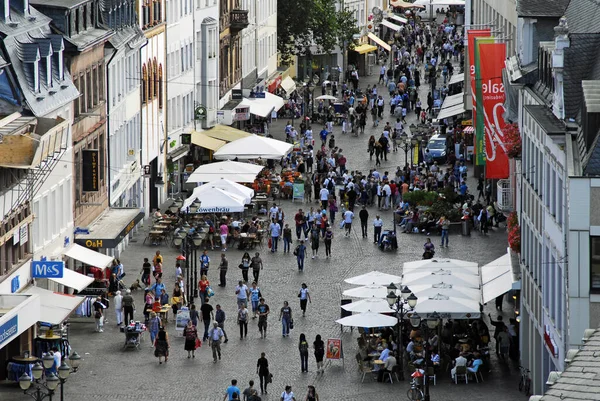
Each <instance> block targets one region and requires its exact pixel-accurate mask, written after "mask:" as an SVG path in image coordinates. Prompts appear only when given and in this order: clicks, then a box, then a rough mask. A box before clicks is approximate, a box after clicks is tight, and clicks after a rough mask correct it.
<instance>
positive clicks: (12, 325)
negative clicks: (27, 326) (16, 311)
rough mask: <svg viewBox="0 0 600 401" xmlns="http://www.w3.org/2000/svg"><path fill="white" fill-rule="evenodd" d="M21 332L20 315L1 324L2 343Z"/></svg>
mask: <svg viewBox="0 0 600 401" xmlns="http://www.w3.org/2000/svg"><path fill="white" fill-rule="evenodd" d="M18 332H19V315H16V316H14V317H12V318H11V319H10V320H9V321H8V322H6V323H4V324H3V325H2V326H0V345H2V344H3V343H4V342H5V341H6V340H8V339H9V338H11V337H12V336H14V335H15V334H17V333H18Z"/></svg>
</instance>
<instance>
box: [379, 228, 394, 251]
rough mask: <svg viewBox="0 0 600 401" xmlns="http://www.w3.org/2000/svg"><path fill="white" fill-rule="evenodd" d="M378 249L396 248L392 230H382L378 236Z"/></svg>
mask: <svg viewBox="0 0 600 401" xmlns="http://www.w3.org/2000/svg"><path fill="white" fill-rule="evenodd" d="M379 249H381V250H382V251H395V250H396V249H398V240H397V238H396V233H395V232H394V230H384V231H383V232H382V233H381V237H380V238H379Z"/></svg>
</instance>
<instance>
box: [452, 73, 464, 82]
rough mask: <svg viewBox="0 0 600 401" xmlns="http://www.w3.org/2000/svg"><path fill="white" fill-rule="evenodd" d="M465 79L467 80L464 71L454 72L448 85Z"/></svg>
mask: <svg viewBox="0 0 600 401" xmlns="http://www.w3.org/2000/svg"><path fill="white" fill-rule="evenodd" d="M464 80H465V74H464V73H458V74H453V75H452V77H451V78H450V81H449V82H448V85H452V84H457V83H459V82H464Z"/></svg>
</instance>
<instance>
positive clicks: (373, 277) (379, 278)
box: [344, 271, 402, 286]
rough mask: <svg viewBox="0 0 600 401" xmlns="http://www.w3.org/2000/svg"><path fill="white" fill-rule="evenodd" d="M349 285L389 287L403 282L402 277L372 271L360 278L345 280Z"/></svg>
mask: <svg viewBox="0 0 600 401" xmlns="http://www.w3.org/2000/svg"><path fill="white" fill-rule="evenodd" d="M344 281H345V282H347V283H348V284H355V285H385V286H387V285H389V284H390V283H400V282H401V281H402V277H401V276H394V275H393V274H387V273H382V272H378V271H372V272H368V273H365V274H361V275H360V276H355V277H351V278H347V279H346V280H344Z"/></svg>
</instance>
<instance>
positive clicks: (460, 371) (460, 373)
mask: <svg viewBox="0 0 600 401" xmlns="http://www.w3.org/2000/svg"><path fill="white" fill-rule="evenodd" d="M459 379H460V380H462V379H464V380H465V384H469V377H468V376H467V367H466V366H457V367H456V374H455V375H454V384H458V380H459Z"/></svg>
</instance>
